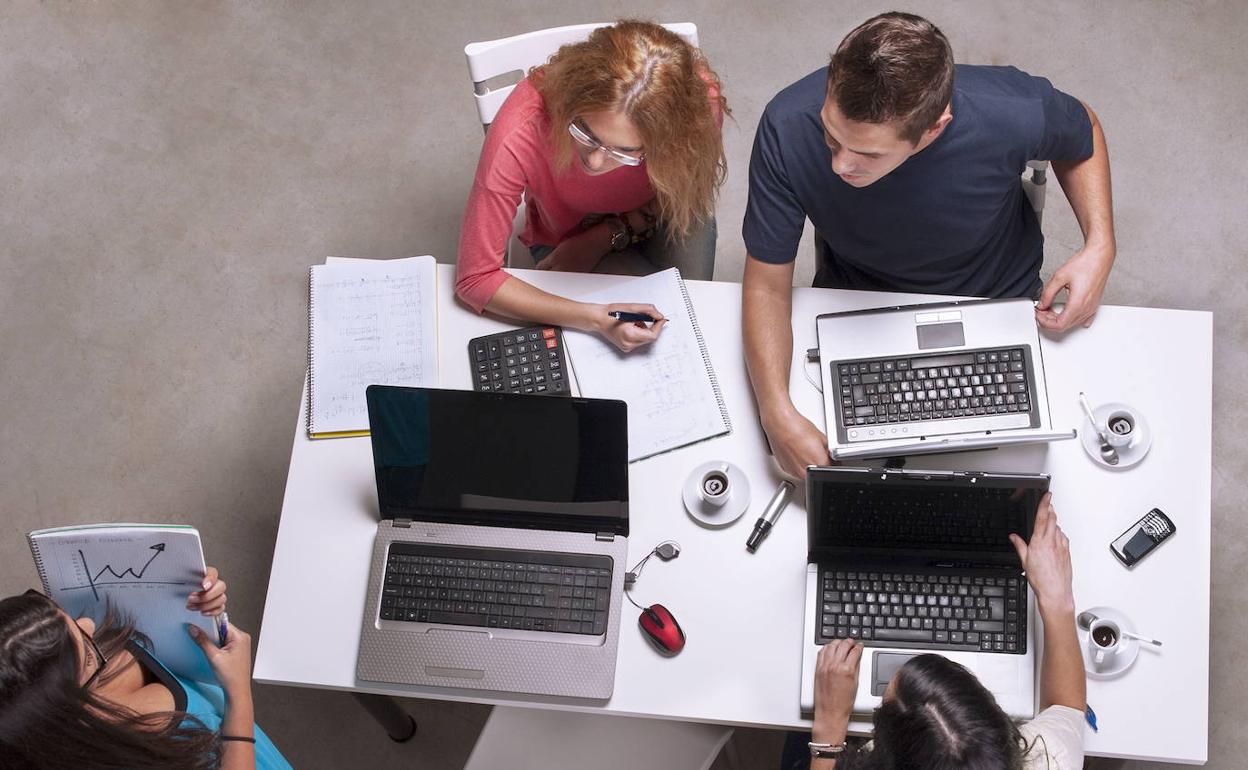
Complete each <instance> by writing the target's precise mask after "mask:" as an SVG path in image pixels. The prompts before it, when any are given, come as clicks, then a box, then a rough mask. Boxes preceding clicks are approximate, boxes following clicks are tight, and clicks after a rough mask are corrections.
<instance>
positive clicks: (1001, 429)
mask: <svg viewBox="0 0 1248 770" xmlns="http://www.w3.org/2000/svg"><path fill="white" fill-rule="evenodd" d="M1034 307H1035V306H1034V304H1033V303H1032V302H1031V300H1028V299H991V300H971V301H958V302H943V303H935V304H924V305H908V306H901V307H887V308H875V309H870V310H854V311H849V312H842V313H826V314H824V315H820V316H818V317H817V318H816V319H815V327H816V331H817V333H818V340H819V360H820V362H821V366H820V370H821V372H822V384H823V406H824V419H825V422H826V427H827V435H828V448H829V450H830V451H831V454H832V457H833V458H835V459H837V460H846V459H855V458H877V457H892V456H898V455H914V454H928V453H933V452H954V451H966V450H972V449H991V448H995V447H1000V446H1006V445H1010V444H1027V443H1035V442H1044V441H1056V440H1060V439H1069V438H1074V437H1075V431H1074V430H1065V431H1061V430H1055V429H1054V428H1053V425H1052V419H1051V418H1050V415H1049V398H1048V389H1047V387H1046V383H1045V377H1044V361H1043V356H1042V353H1041V348H1040V333H1039V330H1038V328H1037V327H1036V320H1035V312H1034Z"/></svg>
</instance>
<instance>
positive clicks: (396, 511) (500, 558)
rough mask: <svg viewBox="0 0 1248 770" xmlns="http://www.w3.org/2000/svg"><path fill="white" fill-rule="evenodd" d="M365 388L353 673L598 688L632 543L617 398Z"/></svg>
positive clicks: (556, 690) (610, 670)
mask: <svg viewBox="0 0 1248 770" xmlns="http://www.w3.org/2000/svg"><path fill="white" fill-rule="evenodd" d="M366 394H367V401H368V419H369V428H370V432H371V440H372V447H373V462H374V465H375V466H376V472H377V502H378V505H379V508H380V512H381V517H382V521H381V522H380V523H379V524H378V528H377V537H376V539H375V540H374V544H373V555H372V568H371V573H370V576H369V582H368V595H367V598H366V600H365V604H364V618H363V624H362V629H361V632H360V650H359V658H358V660H357V663H356V676H357V677H358V678H359V679H360V680H363V681H368V682H386V683H391V682H393V683H400V684H414V685H424V686H435V687H451V688H456V689H457V690H460V691H462V690H471V691H492V692H500V691H501V692H511V693H524V694H528V695H554V696H563V697H574V698H592V699H596V700H603V699H606V698H609V697H610V696H611V693H612V690H613V689H614V686H615V661H616V648H617V644H618V640H619V631H620V619H621V614H620V613H621V605H622V603H623V584H624V572H625V568H624V560H625V559H626V557H627V552H628V425H627V407H626V405H625V404H624V402H622V401H609V400H603V399H586V398H572V397H569V396H563V397H559V396H536V395H533V396H525V395H513V394H506V393H476V392H472V391H458V390H435V389H431V388H400V387H387V386H382V385H371V386H369V387H368V389H367V391H366Z"/></svg>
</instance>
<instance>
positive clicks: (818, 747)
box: [806, 741, 845, 759]
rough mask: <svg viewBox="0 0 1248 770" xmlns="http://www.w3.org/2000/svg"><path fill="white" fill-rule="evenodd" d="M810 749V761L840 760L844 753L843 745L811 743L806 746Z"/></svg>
mask: <svg viewBox="0 0 1248 770" xmlns="http://www.w3.org/2000/svg"><path fill="white" fill-rule="evenodd" d="M806 745H807V746H809V747H810V758H811V759H840V757H841V755H842V754H844V753H845V744H844V743H815V742H814V741H811V742H810V743H808V744H806Z"/></svg>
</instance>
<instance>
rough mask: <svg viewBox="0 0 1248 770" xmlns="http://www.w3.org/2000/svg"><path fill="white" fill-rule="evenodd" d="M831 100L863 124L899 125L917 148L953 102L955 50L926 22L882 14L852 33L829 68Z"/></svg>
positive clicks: (833, 57)
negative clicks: (893, 122) (888, 123)
mask: <svg viewBox="0 0 1248 770" xmlns="http://www.w3.org/2000/svg"><path fill="white" fill-rule="evenodd" d="M828 94H829V95H830V96H831V97H832V98H833V99H835V100H836V106H837V107H838V108H839V109H840V111H841V112H842V113H844V115H845V117H847V118H849V119H850V120H853V121H856V122H859V123H886V122H890V121H894V120H896V121H900V123H901V125H900V128H899V131H898V134H899V135H900V136H901V138H902V139H905V140H906V141H908V142H910V143H911V144H918V143H919V139H921V138H922V137H923V132H924V131H926V130H927V129H928V128H931V127H932V125H933V124H935V123H936V121H937V120H939V119H940V116H941V113H943V112H944V111H945V107H946V106H947V105H948V104H949V100H950V98H951V97H952V96H953V50H952V49H951V48H950V47H949V41H948V40H947V39H945V36H944V34H943V33H942V32H941V31H940V30H939V29H937V28H936V25H935V24H932V23H931V22H930V21H928V20H927V19H924V18H922V17H920V16H915V15H914V14H910V13H898V12H895V11H894V12H892V13H882V14H880V15H879V16H875V17H873V18H870V19H867V20H866V21H865V22H863V23H862V24H861V25H860V26H859V27H858V28H857V29H855V30H854V31H853V32H850V33H849V34H848V35H846V36H845V39H844V40H842V41H841V44H840V45H839V46H838V47H837V49H836V53H834V54H832V61H831V63H830V64H828Z"/></svg>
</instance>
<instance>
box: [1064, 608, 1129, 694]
mask: <svg viewBox="0 0 1248 770" xmlns="http://www.w3.org/2000/svg"><path fill="white" fill-rule="evenodd" d="M1082 611H1083V612H1091V613H1092V614H1093V615H1096V616H1097V617H1098V618H1100V619H1102V620H1112V621H1114V622H1115V623H1117V624H1118V628H1120V629H1122V630H1123V631H1130V632H1131V633H1135V624H1134V623H1132V622H1131V619H1130V618H1128V617H1127V616H1126V615H1125V614H1123V613H1122V612H1121V611H1119V610H1116V609H1114V608H1113V607H1088V608H1087V609H1086V610H1082ZM1076 615H1077V613H1076ZM1075 631H1076V633H1078V634H1079V650H1080V651H1081V652H1082V653H1083V670H1084V671H1086V672H1087V674H1088V678H1089V679H1117V678H1118V677H1120V676H1122V675H1123V674H1124V673H1125V672H1126V670H1127V669H1129V668H1131V666H1132V664H1134V663H1135V659H1136V658H1138V657H1139V655H1140V643H1139V642H1137V641H1136V640H1134V639H1131V638H1128V637H1125V636H1124V637H1123V638H1122V650H1121V651H1120V652H1119V653H1118V657H1117V658H1116V659H1115V660H1114V664H1113V665H1112V666H1110V667H1108V668H1097V667H1096V666H1095V665H1094V664H1093V663H1092V653H1091V652H1090V651H1089V650H1088V633H1089V632H1087V631H1084V630H1083V629H1082V628H1079V627H1078V626H1077V625H1076V627H1075Z"/></svg>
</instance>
